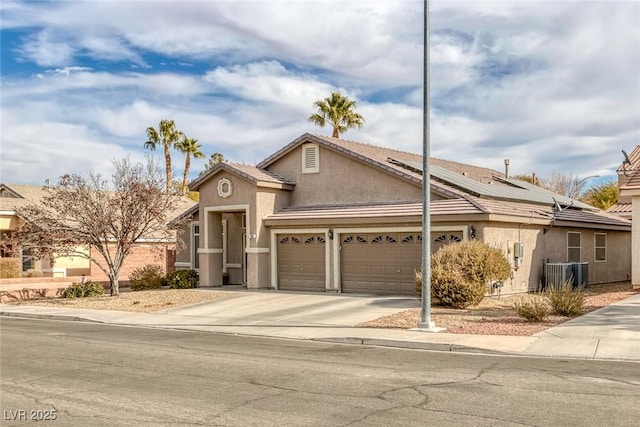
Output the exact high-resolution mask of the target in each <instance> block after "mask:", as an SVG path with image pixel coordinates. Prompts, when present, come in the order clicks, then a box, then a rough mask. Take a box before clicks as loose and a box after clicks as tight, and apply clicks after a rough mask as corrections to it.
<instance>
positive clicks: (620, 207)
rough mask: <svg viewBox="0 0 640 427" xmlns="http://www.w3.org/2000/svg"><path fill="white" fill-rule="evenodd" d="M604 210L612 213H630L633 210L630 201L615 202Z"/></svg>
mask: <svg viewBox="0 0 640 427" xmlns="http://www.w3.org/2000/svg"><path fill="white" fill-rule="evenodd" d="M606 211H607V212H609V213H613V214H627V213H628V214H630V213H631V212H633V210H632V209H631V203H616V204H615V205H613V206H610V207H609V208H608V209H607V210H606Z"/></svg>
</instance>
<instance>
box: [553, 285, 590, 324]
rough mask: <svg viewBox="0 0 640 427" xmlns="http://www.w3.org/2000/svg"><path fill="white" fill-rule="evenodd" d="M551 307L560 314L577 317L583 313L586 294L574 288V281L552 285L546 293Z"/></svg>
mask: <svg viewBox="0 0 640 427" xmlns="http://www.w3.org/2000/svg"><path fill="white" fill-rule="evenodd" d="M546 296H547V299H548V300H549V304H551V309H552V310H553V312H554V313H555V314H559V315H560V316H567V317H575V316H579V315H581V314H582V311H583V308H584V294H583V292H582V291H580V290H577V289H575V290H574V289H573V283H572V282H571V281H567V282H565V283H563V284H562V285H561V286H552V287H550V289H549V290H548V291H547V293H546Z"/></svg>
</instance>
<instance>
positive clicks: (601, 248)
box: [595, 233, 607, 261]
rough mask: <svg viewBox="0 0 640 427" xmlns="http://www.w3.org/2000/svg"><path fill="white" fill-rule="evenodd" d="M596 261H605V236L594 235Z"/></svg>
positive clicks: (601, 234) (602, 234)
mask: <svg viewBox="0 0 640 427" xmlns="http://www.w3.org/2000/svg"><path fill="white" fill-rule="evenodd" d="M595 235H596V261H606V260H607V235H606V234H605V233H596V234H595Z"/></svg>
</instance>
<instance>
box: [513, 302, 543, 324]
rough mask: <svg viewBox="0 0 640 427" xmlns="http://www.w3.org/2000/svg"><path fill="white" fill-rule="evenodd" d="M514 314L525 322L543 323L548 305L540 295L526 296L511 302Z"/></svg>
mask: <svg viewBox="0 0 640 427" xmlns="http://www.w3.org/2000/svg"><path fill="white" fill-rule="evenodd" d="M513 309H514V310H515V311H516V314H517V315H518V316H520V317H523V318H524V319H525V320H526V321H527V322H536V323H538V322H543V321H544V320H545V318H546V317H547V316H548V315H549V303H548V301H547V300H546V298H544V297H543V296H542V295H527V296H526V297H521V298H520V299H518V300H515V301H514V302H513Z"/></svg>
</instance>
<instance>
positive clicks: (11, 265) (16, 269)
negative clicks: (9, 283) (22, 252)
mask: <svg viewBox="0 0 640 427" xmlns="http://www.w3.org/2000/svg"><path fill="white" fill-rule="evenodd" d="M19 262H20V260H19V259H17V258H0V279H15V278H16V277H20V264H19Z"/></svg>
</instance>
